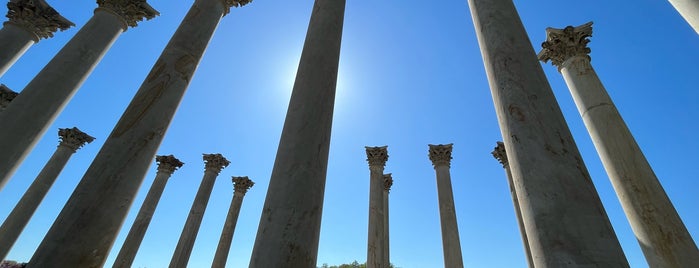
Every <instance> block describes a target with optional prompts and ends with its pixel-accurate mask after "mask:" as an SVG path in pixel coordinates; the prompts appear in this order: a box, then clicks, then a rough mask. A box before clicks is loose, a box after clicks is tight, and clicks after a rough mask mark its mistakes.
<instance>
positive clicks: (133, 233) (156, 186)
mask: <svg viewBox="0 0 699 268" xmlns="http://www.w3.org/2000/svg"><path fill="white" fill-rule="evenodd" d="M155 161H156V162H158V172H157V174H156V175H155V180H153V185H151V187H150V190H148V194H147V195H146V199H145V200H143V205H141V209H140V210H139V211H138V215H137V216H136V220H134V222H133V225H131V229H130V230H129V234H128V235H126V240H124V244H123V245H122V246H121V250H119V254H118V255H117V257H116V260H115V261H114V265H113V266H112V267H114V268H117V267H119V268H129V267H131V265H132V264H133V261H134V258H136V253H138V248H139V247H140V246H141V242H142V241H143V237H144V236H145V235H146V231H147V230H148V225H150V221H151V219H152V218H153V213H154V212H155V208H156V207H157V206H158V202H160V197H161V196H162V195H163V190H165V185H166V184H167V181H168V179H169V178H170V176H172V173H174V172H175V170H177V169H178V168H180V167H182V165H184V163H182V162H181V161H180V160H179V159H177V158H175V156H173V155H158V156H156V157H155Z"/></svg>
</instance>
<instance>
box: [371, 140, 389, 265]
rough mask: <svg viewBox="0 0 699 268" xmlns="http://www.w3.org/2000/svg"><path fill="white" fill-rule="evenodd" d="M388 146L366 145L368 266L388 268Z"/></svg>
mask: <svg viewBox="0 0 699 268" xmlns="http://www.w3.org/2000/svg"><path fill="white" fill-rule="evenodd" d="M386 149H387V146H382V147H366V157H367V161H368V162H369V237H368V239H367V257H366V258H367V260H366V266H367V268H387V267H388V266H387V265H386V263H384V261H385V260H386V255H384V254H385V253H384V252H385V251H386V243H385V240H384V239H386V235H385V232H384V228H385V227H386V226H385V225H384V194H383V193H384V188H385V184H384V175H383V169H384V166H385V165H386V161H387V160H388V151H387V150H386Z"/></svg>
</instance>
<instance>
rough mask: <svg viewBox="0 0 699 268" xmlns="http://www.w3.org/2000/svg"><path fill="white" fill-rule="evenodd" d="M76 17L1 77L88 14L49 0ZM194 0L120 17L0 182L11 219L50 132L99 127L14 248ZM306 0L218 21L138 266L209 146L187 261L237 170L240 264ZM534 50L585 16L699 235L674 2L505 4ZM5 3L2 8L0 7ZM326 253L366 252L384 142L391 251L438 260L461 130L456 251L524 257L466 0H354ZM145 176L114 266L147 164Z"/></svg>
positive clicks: (182, 115) (620, 225) (689, 66)
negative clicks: (220, 159) (244, 182)
mask: <svg viewBox="0 0 699 268" xmlns="http://www.w3.org/2000/svg"><path fill="white" fill-rule="evenodd" d="M48 2H49V3H50V4H51V5H52V6H53V7H54V8H55V9H56V10H58V11H59V12H60V13H61V14H62V15H63V16H64V17H66V18H68V19H70V20H71V21H73V22H74V23H75V24H76V25H77V27H74V28H72V29H70V30H68V31H65V32H59V33H57V34H56V36H55V37H54V38H52V39H48V40H42V41H41V42H39V43H38V44H37V45H35V46H33V47H32V48H30V49H29V51H28V52H27V53H26V54H25V55H24V56H23V57H22V58H20V60H19V61H18V62H17V63H16V64H15V65H14V66H13V67H12V68H11V69H10V70H9V71H8V72H7V73H6V74H5V75H4V76H3V77H1V78H0V82H1V83H4V84H6V85H7V86H9V87H10V88H12V89H14V90H15V91H20V90H21V89H22V88H23V87H24V86H25V85H26V84H27V83H28V82H29V81H30V79H32V78H33V76H34V75H35V74H36V73H38V71H39V70H40V69H41V68H42V67H43V66H44V65H45V64H46V63H47V62H48V61H49V60H50V59H51V57H52V56H53V55H54V54H55V53H56V52H57V51H58V50H59V49H60V48H61V47H62V46H63V45H64V44H65V43H66V42H67V41H68V40H69V39H70V38H71V37H72V36H73V35H74V34H75V33H76V31H77V30H78V28H79V27H81V26H83V25H84V24H85V22H86V21H87V20H88V19H89V18H90V16H91V15H92V10H93V9H94V8H95V7H96V4H95V3H94V1H74V0H70V1H68V0H49V1H48ZM192 2H193V1H192V0H188V1H173V0H151V1H149V3H150V4H151V5H152V6H153V7H155V8H156V9H157V10H159V11H160V13H161V16H160V17H157V18H155V19H153V20H151V21H146V22H142V23H141V24H140V25H139V26H138V27H136V28H133V29H129V30H128V31H127V32H126V33H124V34H123V35H122V36H121V37H120V38H119V39H118V40H117V41H116V43H115V44H114V45H113V47H112V48H111V50H110V51H109V52H108V53H107V55H106V56H105V57H104V59H103V60H102V62H101V63H100V64H99V65H98V66H97V68H96V69H95V70H94V72H93V73H92V75H91V76H90V77H89V78H88V79H87V81H86V82H85V84H84V85H83V86H82V88H81V89H80V91H79V92H78V93H77V94H76V95H75V97H74V98H73V99H72V101H71V102H70V103H69V104H68V105H67V107H66V108H65V110H64V111H63V113H62V114H61V115H60V116H59V117H58V118H57V120H56V121H55V123H54V124H53V125H52V126H51V127H50V129H49V131H48V133H47V134H46V135H45V136H44V138H43V139H42V140H41V141H40V142H39V143H38V145H37V146H36V148H35V150H34V151H33V152H32V153H31V154H30V155H29V157H28V158H27V159H26V161H25V162H24V163H23V165H22V166H21V168H20V169H19V170H18V171H17V173H16V174H15V176H14V177H13V179H12V180H10V182H9V183H8V184H7V186H6V187H5V188H4V189H3V190H2V192H1V193H0V204H2V205H0V219H4V218H5V217H6V216H7V214H8V213H9V212H10V210H11V209H12V207H13V206H14V204H15V203H16V202H17V201H18V200H19V198H20V197H21V195H22V193H23V192H24V191H25V190H26V189H27V188H28V186H29V184H30V183H31V181H32V180H33V179H34V177H35V176H36V174H37V173H38V172H39V170H40V169H41V167H43V165H44V164H45V163H46V161H47V160H48V158H49V157H50V156H51V154H52V153H53V151H54V150H55V147H56V145H57V144H58V138H57V134H56V133H57V129H58V128H67V127H73V126H77V127H78V128H80V129H81V130H83V131H85V132H87V133H88V134H90V135H92V136H94V137H96V138H97V139H96V141H95V142H93V143H92V144H89V145H87V146H85V147H84V148H83V149H81V150H79V151H78V152H77V153H76V154H75V155H74V156H73V158H72V159H71V161H70V162H69V163H68V166H67V167H66V169H65V170H64V172H63V173H62V174H61V176H60V177H59V178H58V180H57V182H56V184H55V186H54V187H53V188H52V189H51V191H50V192H49V195H48V196H47V197H46V199H45V201H44V203H43V204H42V205H41V207H40V208H39V210H38V211H37V213H36V214H35V217H34V218H33V219H32V221H31V223H30V224H29V226H28V227H27V228H26V229H25V232H24V233H23V234H22V236H21V237H20V239H19V241H18V242H17V243H16V244H15V247H14V248H13V250H12V251H11V252H10V254H9V256H8V259H13V260H18V261H27V260H28V259H29V258H30V257H31V255H32V253H33V251H34V250H35V248H36V247H37V245H38V244H39V243H40V241H41V239H42V237H43V236H44V235H45V233H46V232H47V230H48V229H49V227H50V225H51V224H52V222H53V220H54V219H55V217H56V216H57V214H58V213H59V212H60V210H61V208H62V207H63V205H64V204H65V202H66V200H67V198H68V197H69V195H70V193H71V192H72V190H73V189H74V188H75V186H76V185H77V183H78V181H79V180H80V179H81V177H82V175H83V173H84V171H85V170H86V169H87V167H88V166H89V164H90V162H91V160H92V159H93V158H94V156H95V155H96V154H97V152H98V150H99V148H100V147H101V145H102V143H103V142H104V141H105V139H106V137H107V136H108V134H109V133H110V132H111V130H112V127H113V126H114V124H115V123H116V121H117V120H118V118H119V116H120V115H121V113H122V112H123V111H124V109H125V108H126V106H127V104H128V103H129V101H130V99H131V98H132V97H133V95H134V93H135V92H136V90H137V89H138V88H139V86H140V84H141V82H142V81H143V78H144V77H145V76H146V74H147V73H148V72H149V70H150V68H151V66H152V64H153V63H154V62H155V60H156V58H157V57H158V56H159V54H160V52H161V51H162V49H163V48H164V47H165V44H166V42H167V41H168V40H169V38H170V36H171V35H172V33H173V32H174V31H175V29H176V28H177V26H178V25H179V23H180V21H181V19H182V18H183V17H184V15H185V13H186V11H187V10H188V9H189V7H190V6H191V4H192ZM312 4H313V1H281V0H266V1H262V0H255V1H254V2H253V3H252V4H251V5H249V6H246V7H244V8H239V9H234V10H232V12H231V14H229V15H228V16H226V17H225V18H224V19H223V20H222V22H221V24H220V26H219V29H218V30H217V32H216V34H215V36H214V37H213V39H212V41H211V43H210V45H209V48H208V50H207V52H206V55H205V56H204V58H203V59H202V61H201V64H200V66H199V68H198V70H197V72H196V74H195V75H194V79H193V80H192V82H191V84H190V86H189V89H188V92H187V94H186V95H185V98H184V100H183V102H182V104H181V106H180V109H179V110H178V112H177V114H176V116H175V118H174V121H173V122H172V125H171V126H170V129H169V131H168V133H167V135H166V137H165V140H164V141H163V143H162V145H161V146H160V149H159V154H174V155H175V156H176V157H178V158H179V159H181V160H182V161H184V162H185V165H184V167H182V168H181V169H180V170H179V171H176V172H175V173H174V175H173V176H172V177H171V179H170V181H169V182H168V185H167V187H166V189H165V192H164V194H163V196H162V199H161V202H160V204H159V206H158V208H157V210H156V212H155V215H154V217H153V220H152V223H151V225H150V228H149V230H148V233H147V234H146V236H145V239H144V241H143V243H142V245H141V248H140V251H139V254H138V256H137V257H136V260H135V262H134V267H165V266H166V265H167V264H168V263H169V261H170V258H171V254H172V253H173V251H174V247H175V245H176V243H177V240H178V237H179V235H180V232H181V231H182V227H183V225H184V222H185V219H186V217H187V214H188V212H189V208H190V206H191V204H192V201H193V199H194V196H195V194H196V190H197V188H198V187H199V183H200V182H201V178H202V175H203V169H204V164H203V161H202V159H201V154H202V153H222V154H223V155H224V156H226V157H227V158H228V159H229V160H230V161H231V162H232V163H231V165H230V166H229V167H228V168H226V169H224V170H223V171H222V172H221V175H220V176H219V178H218V180H217V181H216V184H215V186H214V190H213V193H212V195H211V199H210V201H209V206H208V208H207V211H206V214H205V215H204V220H203V222H202V228H201V230H200V232H199V235H198V238H197V241H196V244H195V246H194V251H193V253H192V257H191V259H190V263H189V266H190V267H208V266H210V264H211V260H212V259H213V255H214V251H215V248H216V244H217V243H218V238H219V235H220V232H221V229H222V226H223V222H224V219H225V216H226V212H227V210H228V206H229V204H230V200H231V196H232V192H233V187H232V183H231V180H230V178H231V176H249V177H250V178H251V179H252V180H253V181H255V182H256V184H255V186H254V187H253V188H252V189H251V190H250V191H249V192H248V194H247V196H246V197H245V200H244V202H243V207H242V211H241V214H240V217H239V220H238V225H237V227H236V232H235V236H234V238H233V245H232V248H231V252H230V255H229V261H228V266H229V267H247V265H248V261H249V258H250V254H251V251H252V246H253V243H254V239H255V234H256V230H257V226H258V222H259V218H260V212H261V208H262V205H263V202H264V197H265V194H266V189H267V186H268V181H269V176H270V173H271V169H272V165H273V161H274V157H275V154H276V148H277V143H278V141H279V136H280V133H281V128H282V124H283V120H284V116H285V112H286V107H287V103H288V100H289V96H290V93H291V92H290V91H291V88H292V85H293V79H294V76H295V72H296V67H297V64H298V60H299V57H300V54H301V47H302V45H303V40H304V37H305V32H306V27H307V25H308V20H309V17H310V12H311V7H312ZM515 4H516V5H517V8H518V9H519V12H520V16H521V18H522V21H523V22H524V25H525V27H526V29H527V32H528V34H529V36H530V38H531V41H532V43H533V44H534V47H535V49H536V51H537V52H538V51H539V50H540V44H541V42H542V41H544V39H545V32H544V29H545V28H546V27H556V28H562V27H564V26H566V25H579V24H582V23H585V22H587V21H594V23H595V24H594V26H593V27H594V35H593V37H592V42H591V43H590V45H589V46H590V47H591V49H592V53H591V57H592V64H593V66H594V67H595V68H596V70H597V72H598V74H599V76H600V78H601V79H602V81H603V83H604V85H605V86H606V88H607V90H608V91H609V93H610V95H611V96H612V98H613V99H614V101H615V103H616V105H617V106H618V108H619V110H620V112H621V114H622V116H623V117H624V119H625V120H626V123H627V124H628V125H629V128H630V129H631V131H632V132H633V133H634V135H635V137H636V139H637V141H638V143H639V144H640V146H641V148H642V149H643V151H644V153H645V155H646V157H647V158H648V160H649V161H650V162H651V164H652V166H653V168H654V170H655V172H656V174H657V175H658V177H659V178H660V180H661V182H662V184H663V186H664V187H665V190H666V191H667V193H668V195H669V196H670V198H671V200H672V201H673V203H674V204H675V206H676V208H677V211H678V212H679V214H680V216H681V217H682V219H683V220H684V222H685V224H686V225H687V227H688V228H689V230H690V232H691V233H692V235H693V236H694V237H695V238H696V237H698V236H699V210H697V209H696V206H697V204H699V197H698V196H699V195H698V194H697V192H698V191H699V190H698V189H699V175H698V174H699V165H697V162H699V156H698V155H697V154H696V152H697V151H699V139H697V138H696V133H697V132H699V126H698V125H697V121H698V120H697V118H698V117H699V107H698V106H697V104H699V92H698V91H697V85H699V75H698V72H697V62H699V36H698V35H697V34H696V33H695V32H694V31H693V30H692V29H691V28H690V27H689V25H688V24H687V23H686V22H685V21H684V20H683V19H682V18H681V17H680V16H679V14H678V13H677V12H676V11H675V9H674V8H673V7H672V6H671V5H670V4H669V3H668V2H666V1H657V0H639V1H633V3H631V2H628V1H602V0H591V1H554V0H540V1H515ZM0 13H2V14H5V13H6V9H5V8H4V7H2V9H0ZM544 70H545V72H546V75H547V77H548V78H549V81H550V83H551V86H552V88H553V90H554V92H555V94H556V97H557V99H558V102H559V104H560V105H561V108H562V110H563V112H564V114H565V117H566V119H567V122H568V124H569V126H570V128H571V131H572V133H573V135H574V137H575V139H576V142H577V143H578V146H579V148H580V151H581V153H582V154H583V158H584V160H585V163H586V164H587V167H588V169H589V171H590V173H591V175H592V179H593V181H594V183H595V185H596V187H597V189H598V191H599V193H600V196H601V198H602V201H603V202H604V205H605V208H606V210H607V213H608V214H609V217H610V219H611V221H612V224H613V226H614V229H615V231H616V234H617V236H618V237H619V240H620V241H621V244H622V246H623V249H624V251H625V253H626V255H627V258H628V260H629V262H630V264H631V267H647V265H646V263H645V260H644V258H643V255H642V253H641V250H640V247H639V246H638V244H637V242H636V240H635V238H634V235H633V233H632V231H631V228H630V226H629V224H628V222H627V221H626V219H625V217H624V214H623V211H622V209H621V206H620V204H619V201H618V200H617V198H616V195H615V194H614V191H613V189H612V187H611V184H610V183H609V180H608V178H607V176H606V174H605V172H604V169H603V168H602V165H601V162H600V160H599V157H598V156H597V154H596V152H595V149H594V147H593V146H592V143H591V140H590V138H589V136H588V134H587V131H586V130H585V127H584V125H583V123H582V120H581V119H580V116H579V114H578V112H577V110H576V108H575V105H574V103H573V101H572V98H571V96H570V94H569V92H568V89H567V87H566V85H565V83H564V82H563V79H562V77H561V75H560V74H559V73H558V72H557V70H556V68H555V67H553V66H551V65H550V64H547V65H546V66H544ZM338 80H339V81H338V88H337V100H336V106H335V117H334V124H333V136H332V144H331V148H330V159H329V166H328V174H327V186H326V192H325V205H324V211H323V223H322V228H321V237H320V249H319V254H318V264H319V265H320V264H322V263H329V264H340V263H347V262H351V261H353V260H358V261H360V262H363V261H364V260H365V259H366V240H367V222H368V220H367V217H368V201H369V196H368V192H369V169H368V167H367V163H366V161H365V158H366V156H365V153H364V146H366V145H369V146H378V145H388V151H389V155H390V158H389V161H388V163H387V165H386V172H391V173H393V178H394V181H395V182H394V185H393V189H392V191H391V196H390V213H391V215H390V217H391V219H390V235H391V238H390V239H391V243H390V244H391V258H392V262H393V263H395V264H397V265H398V266H400V267H403V268H424V267H428V268H429V267H442V266H443V260H442V246H441V235H440V227H439V214H438V204H437V196H436V193H437V190H436V182H435V175H434V170H433V169H432V166H431V163H430V161H429V159H428V158H427V144H428V143H454V152H453V157H454V159H453V161H452V169H451V171H452V180H453V182H452V183H453V188H454V197H455V202H456V212H457V216H458V221H459V231H460V236H461V244H462V251H463V258H464V263H465V265H466V266H468V267H526V261H525V259H524V253H523V249H522V243H521V241H520V236H519V231H518V229H517V224H516V221H515V216H514V210H513V206H512V203H511V199H510V195H509V191H508V187H507V182H506V179H505V173H504V171H503V169H502V167H501V166H500V164H499V163H497V161H496V160H495V159H493V158H492V156H491V155H490V152H491V151H492V148H493V147H494V145H495V142H496V141H498V140H501V137H500V132H499V129H498V124H497V120H496V117H495V112H494V109H493V104H492V99H491V96H490V90H489V88H488V84H487V80H486V76H485V72H484V68H483V63H482V59H481V55H480V50H479V47H478V43H477V41H476V35H475V32H474V28H473V24H472V21H471V18H470V12H469V10H468V5H467V3H466V1H465V0H448V1H435V2H430V1H415V0H401V1H397V0H387V1H352V0H350V1H347V10H346V17H345V28H344V35H343V44H342V55H341V61H340V75H339V79H338ZM155 168H156V166H155V164H153V165H152V166H151V168H150V171H149V173H148V174H147V175H146V177H145V180H144V183H143V185H142V187H141V191H140V192H139V194H138V196H137V198H136V200H135V201H134V204H133V206H132V210H131V212H130V214H129V216H128V218H127V219H126V221H125V223H124V225H123V226H122V231H121V233H120V235H119V237H118V239H117V241H116V242H115V244H114V247H113V250H112V253H111V254H110V257H109V259H108V260H107V264H106V266H111V264H112V262H113V261H114V257H115V256H116V253H117V252H118V250H119V248H120V247H121V244H122V242H123V239H124V237H125V235H126V233H127V232H128V229H129V228H130V226H131V224H132V222H133V220H134V217H135V215H136V212H137V211H138V208H139V207H140V205H141V202H142V200H143V198H144V197H145V194H146V192H147V190H148V188H149V187H150V185H151V183H152V181H153V178H154V176H155Z"/></svg>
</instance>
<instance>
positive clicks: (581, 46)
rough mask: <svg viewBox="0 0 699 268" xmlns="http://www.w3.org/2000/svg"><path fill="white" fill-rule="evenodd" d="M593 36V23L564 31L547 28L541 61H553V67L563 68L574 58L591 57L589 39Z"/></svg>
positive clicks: (540, 53) (540, 55) (568, 27)
mask: <svg viewBox="0 0 699 268" xmlns="http://www.w3.org/2000/svg"><path fill="white" fill-rule="evenodd" d="M590 36H592V22H588V23H585V24H583V25H580V26H578V27H573V26H567V27H565V28H563V29H555V28H551V27H549V28H546V41H545V42H543V43H542V44H541V47H542V48H543V49H542V50H541V52H539V55H538V57H539V60H541V61H543V62H547V61H549V60H550V61H551V63H553V65H556V66H558V67H561V64H563V62H565V61H566V60H568V59H570V58H571V57H573V56H585V57H587V58H588V59H589V58H590V56H589V55H588V54H589V53H590V48H588V47H587V43H589V42H590V40H589V39H588V38H589V37H590Z"/></svg>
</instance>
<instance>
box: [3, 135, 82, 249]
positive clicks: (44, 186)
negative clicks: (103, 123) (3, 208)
mask: <svg viewBox="0 0 699 268" xmlns="http://www.w3.org/2000/svg"><path fill="white" fill-rule="evenodd" d="M58 137H59V138H60V140H61V141H60V143H59V144H58V148H56V151H55V152H54V153H53V155H52V156H51V158H50V159H49V161H48V162H47V163H46V165H45V166H44V168H43V169H41V172H40V173H39V175H38V176H36V179H34V182H32V184H31V185H30V186H29V189H27V191H26V192H25V193H24V195H22V198H21V199H20V200H19V202H18V203H17V205H16V206H15V208H14V209H12V212H10V215H8V216H7V218H6V219H5V221H4V222H3V223H2V226H0V241H2V243H0V260H4V259H5V257H6V256H7V253H9V252H10V249H11V248H12V245H14V243H15V242H17V238H18V237H19V235H20V234H21V233H22V230H24V227H26V226H27V223H29V220H30V219H31V218H32V215H34V212H35V211H36V209H37V208H38V207H39V204H41V201H42V200H44V197H45V196H46V193H48V191H49V189H51V186H52V185H53V183H54V182H55V181H56V178H58V175H59V174H61V171H62V170H63V168H64V167H65V166H66V164H67V163H68V160H69V159H70V157H71V156H72V155H73V154H74V153H75V152H76V151H77V150H78V149H80V147H82V146H83V145H85V144H86V143H90V142H92V141H93V140H94V139H95V138H93V137H91V136H90V135H87V134H85V133H84V132H82V131H80V130H79V129H78V128H75V127H74V128H61V129H58Z"/></svg>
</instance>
